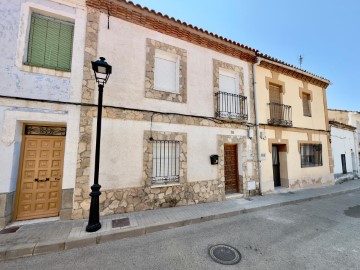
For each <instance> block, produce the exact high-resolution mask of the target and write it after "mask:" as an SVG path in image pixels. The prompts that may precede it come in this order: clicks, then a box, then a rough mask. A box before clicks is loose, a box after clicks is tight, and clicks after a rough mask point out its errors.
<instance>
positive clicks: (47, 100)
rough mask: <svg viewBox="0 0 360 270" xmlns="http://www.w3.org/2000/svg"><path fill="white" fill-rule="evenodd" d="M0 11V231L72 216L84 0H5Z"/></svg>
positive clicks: (81, 64)
mask: <svg viewBox="0 0 360 270" xmlns="http://www.w3.org/2000/svg"><path fill="white" fill-rule="evenodd" d="M0 14H1V18H2V19H1V21H0V28H1V29H3V30H4V31H2V32H1V38H0V53H1V55H2V56H3V57H2V59H1V61H0V77H1V80H2V83H1V86H0V138H1V140H0V153H1V155H0V164H1V165H0V166H1V175H0V182H1V185H0V227H2V226H4V225H5V224H6V223H8V222H9V221H10V220H11V219H13V220H21V219H31V218H36V217H46V216H50V215H53V214H54V213H57V215H60V216H64V217H65V216H68V217H69V216H70V214H71V208H72V199H73V189H74V179H75V177H76V163H77V146H78V140H79V120H80V115H79V113H80V106H78V105H76V103H78V102H79V101H80V98H81V87H82V70H83V62H84V57H83V55H84V43H85V26H86V9H85V1H75V0H72V1H70V0H69V1H66V0H59V1H48V0H39V1H21V0H16V1H3V2H2V3H1V6H0ZM45 34H48V35H47V36H46V35H45ZM56 42H63V43H65V42H66V46H65V47H67V50H66V52H65V51H59V50H55V49H54V48H55V47H56V48H57V46H56V44H57V43H56ZM72 52H77V53H72ZM65 134H66V135H65ZM45 135H46V136H45ZM48 135H57V136H48ZM36 200H37V201H36Z"/></svg>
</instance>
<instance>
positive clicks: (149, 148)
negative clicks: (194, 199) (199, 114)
mask: <svg viewBox="0 0 360 270" xmlns="http://www.w3.org/2000/svg"><path fill="white" fill-rule="evenodd" d="M150 138H152V139H153V140H171V141H179V142H180V170H179V176H180V178H179V181H176V182H169V183H164V184H153V183H152V175H153V168H152V165H153V161H152V156H153V144H152V141H151V140H150ZM143 145H144V155H143V182H144V185H145V186H146V187H159V186H172V185H182V184H184V183H186V182H187V134H186V133H181V132H165V131H150V130H145V131H144V140H143Z"/></svg>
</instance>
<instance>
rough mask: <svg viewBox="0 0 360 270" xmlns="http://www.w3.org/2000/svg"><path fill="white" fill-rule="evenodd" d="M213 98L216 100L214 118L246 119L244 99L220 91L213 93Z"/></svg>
mask: <svg viewBox="0 0 360 270" xmlns="http://www.w3.org/2000/svg"><path fill="white" fill-rule="evenodd" d="M215 96H216V100H217V112H216V117H221V118H231V119H238V120H247V119H248V113H247V102H246V99H247V98H246V97H244V96H241V95H237V94H232V93H227V92H221V91H219V92H217V93H215Z"/></svg>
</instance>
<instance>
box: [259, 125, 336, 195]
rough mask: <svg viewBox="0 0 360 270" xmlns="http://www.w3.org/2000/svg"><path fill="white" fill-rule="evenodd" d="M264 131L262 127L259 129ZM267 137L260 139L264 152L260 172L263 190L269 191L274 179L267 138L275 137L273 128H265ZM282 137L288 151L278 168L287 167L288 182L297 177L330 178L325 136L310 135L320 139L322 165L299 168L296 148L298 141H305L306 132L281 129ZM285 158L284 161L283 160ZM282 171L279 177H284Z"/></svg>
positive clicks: (271, 189)
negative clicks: (287, 142)
mask: <svg viewBox="0 0 360 270" xmlns="http://www.w3.org/2000/svg"><path fill="white" fill-rule="evenodd" d="M261 131H262V132H264V129H261ZM265 132H266V137H267V139H265V140H262V139H260V153H265V154H266V159H265V160H263V161H261V166H262V174H263V187H262V190H263V192H265V193H266V192H269V191H273V190H274V181H273V167H272V154H271V153H270V152H269V145H268V139H274V138H275V132H274V131H273V130H268V129H267V130H266V131H265ZM282 139H285V140H288V141H289V148H288V153H286V158H284V156H283V154H285V153H280V155H282V158H281V160H280V161H281V164H280V169H283V167H285V166H286V167H287V178H288V180H289V184H290V185H291V184H293V183H294V182H295V181H296V180H299V179H308V178H315V179H316V178H326V179H328V178H329V179H330V178H331V175H330V169H329V158H328V144H327V136H326V135H322V134H314V135H312V140H313V141H321V143H322V159H323V165H322V166H317V167H308V168H301V159H300V152H299V148H298V141H307V140H308V137H307V134H306V133H304V132H292V131H283V132H282ZM285 160H286V161H285ZM284 174H285V173H284V171H282V175H281V178H286V177H284V176H285V175H284Z"/></svg>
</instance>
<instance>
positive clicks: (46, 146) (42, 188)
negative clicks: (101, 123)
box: [15, 125, 66, 220]
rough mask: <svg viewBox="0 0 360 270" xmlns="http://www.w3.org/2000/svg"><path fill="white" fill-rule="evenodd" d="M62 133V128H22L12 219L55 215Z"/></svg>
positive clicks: (61, 169)
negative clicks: (14, 210)
mask: <svg viewBox="0 0 360 270" xmlns="http://www.w3.org/2000/svg"><path fill="white" fill-rule="evenodd" d="M65 135H66V128H65V127H51V126H30V125H28V126H26V127H25V135H24V138H23V152H22V161H21V164H20V166H21V168H20V174H19V183H18V190H17V211H16V218H15V219H16V220H25V219H34V218H43V217H51V216H58V215H59V212H60V208H61V207H60V206H61V189H62V174H63V165H64V148H65Z"/></svg>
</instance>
